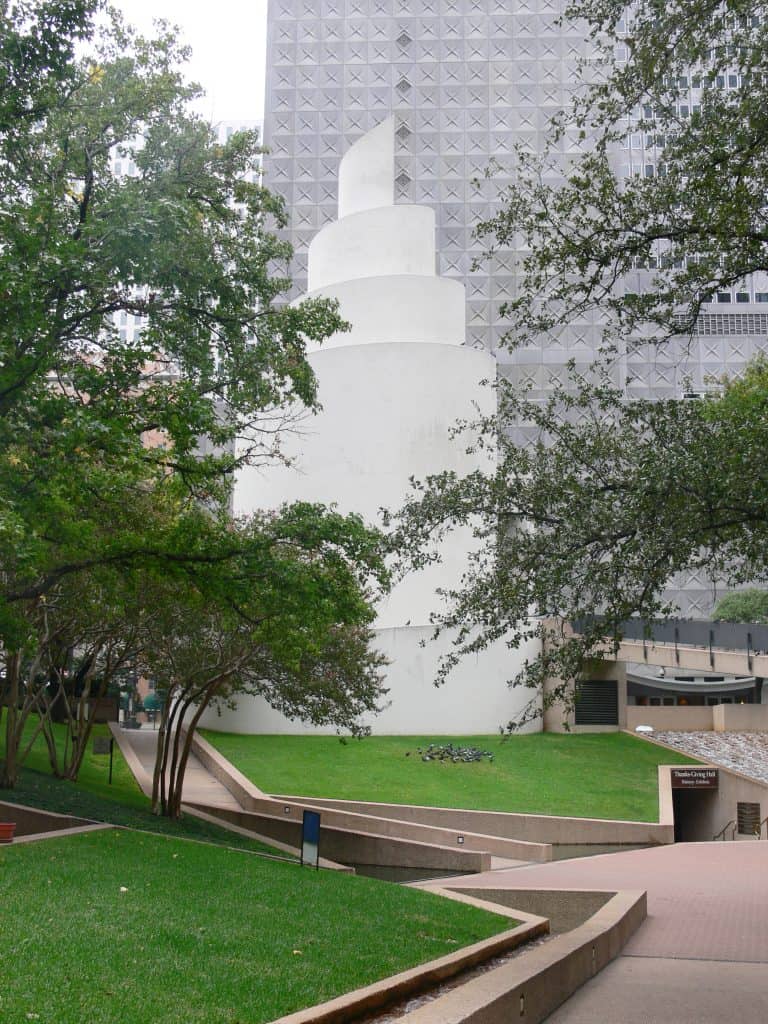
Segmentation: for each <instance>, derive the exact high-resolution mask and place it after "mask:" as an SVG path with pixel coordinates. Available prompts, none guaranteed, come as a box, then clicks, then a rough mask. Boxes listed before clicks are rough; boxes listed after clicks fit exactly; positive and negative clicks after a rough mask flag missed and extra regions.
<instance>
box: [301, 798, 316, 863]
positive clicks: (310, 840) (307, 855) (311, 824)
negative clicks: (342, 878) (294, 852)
mask: <svg viewBox="0 0 768 1024" xmlns="http://www.w3.org/2000/svg"><path fill="white" fill-rule="evenodd" d="M301 863H302V866H305V865H306V866H308V867H314V868H319V867H320V814H319V813H318V811H304V815H303V817H302V820H301Z"/></svg>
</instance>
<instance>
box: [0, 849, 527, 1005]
mask: <svg viewBox="0 0 768 1024" xmlns="http://www.w3.org/2000/svg"><path fill="white" fill-rule="evenodd" d="M121 887H125V888H126V889H127V891H126V892H122V891H121ZM0 906H2V922H3V924H2V931H3V942H2V951H1V952H0V964H2V975H3V985H2V986H0V1020H2V1021H3V1022H4V1024H27V1021H29V1020H39V1021H41V1022H51V1024H53V1022H55V1024H82V1022H85V1021H87V1022H88V1024H146V1022H148V1021H152V1022H154V1024H177V1022H178V1024H194V1022H198V1021H199V1022H204V1024H259V1022H264V1021H271V1020H274V1019H275V1018H276V1017H278V1016H281V1015H283V1014H286V1013H290V1012H292V1011H295V1010H298V1009H301V1008H302V1007H305V1006H309V1005H314V1004H315V1003H318V1002H321V1001H323V1000H326V999H329V998H332V997H333V996H335V995H339V994H341V993H343V992H346V991H349V990H351V989H354V988H357V987H359V986H361V985H365V984H368V983H370V982H372V981H375V980H377V979H379V978H383V977H386V976H387V975H390V974H393V973H395V972H397V971H400V970H403V969H406V968H408V967H412V966H415V965H416V964H418V963H423V962H425V961H427V960H431V959H434V958H435V957H438V956H443V955H445V954H446V953H449V952H453V951H454V950H456V949H457V948H460V947H462V946H465V945H468V944H470V943H473V942H477V941H479V940H481V939H483V938H486V937H488V936H490V935H493V934H496V933H498V932H500V931H503V930H504V929H506V928H508V927H511V923H510V921H509V919H508V918H503V917H501V916H497V915H495V914H489V913H486V912H485V911H481V910H478V909H476V908H474V907H468V906H464V905H463V904H459V903H455V902H453V901H450V900H446V899H443V898H441V897H438V896H435V895H433V894H430V893H426V892H422V891H419V890H415V889H408V888H405V887H402V886H394V885H391V884H388V883H385V882H377V881H375V880H374V879H369V878H360V877H353V876H348V875H342V874H340V873H336V872H330V871H321V872H316V871H312V870H309V869H302V868H299V867H298V866H296V865H291V864H286V863H282V862H276V861H269V860H264V859H262V858H258V857H250V856H247V855H246V854H243V853H241V852H238V851H232V850H226V849H221V848H218V847H212V846H208V845H204V844H197V843H185V842H180V841H178V840H175V839H170V838H165V837H161V836H151V835H147V834H141V833H132V832H125V831H119V830H114V831H112V830H110V831H108V832H97V833H90V834H86V835H79V836H72V837H69V838H65V839H52V840H45V841H43V842H38V843H30V844H28V845H17V846H9V847H3V848H0Z"/></svg>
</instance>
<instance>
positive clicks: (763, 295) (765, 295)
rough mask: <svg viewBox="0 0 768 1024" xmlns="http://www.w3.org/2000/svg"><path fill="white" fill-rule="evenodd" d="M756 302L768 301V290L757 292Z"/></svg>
mask: <svg viewBox="0 0 768 1024" xmlns="http://www.w3.org/2000/svg"><path fill="white" fill-rule="evenodd" d="M755 302H768V292H755Z"/></svg>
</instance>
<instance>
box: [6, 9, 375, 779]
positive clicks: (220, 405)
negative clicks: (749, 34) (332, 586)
mask: <svg viewBox="0 0 768 1024" xmlns="http://www.w3.org/2000/svg"><path fill="white" fill-rule="evenodd" d="M97 14H104V26H103V27H97V21H96V15H97ZM185 56H186V52H185V50H184V49H183V47H180V46H179V44H178V43H177V41H176V40H175V38H174V36H173V34H172V32H170V31H169V30H168V29H167V28H164V29H162V30H161V31H160V34H159V35H158V36H157V38H154V39H145V38H142V37H141V36H138V35H137V34H136V33H135V32H134V31H133V30H131V29H130V28H128V27H127V26H126V25H124V24H123V23H122V21H121V19H120V17H119V15H117V14H116V13H115V12H106V13H105V12H104V5H103V3H102V2H101V0H93V2H89V0H42V2H35V3H31V2H29V3H28V2H24V0H21V2H17V3H7V2H0V86H2V88H0V94H1V95H0V660H1V661H2V665H3V668H4V673H3V675H4V678H3V695H2V696H3V699H2V702H0V706H2V704H5V706H6V708H7V712H6V723H5V725H6V729H5V733H6V764H5V768H4V774H3V777H2V779H0V785H12V784H13V781H14V777H15V754H14V752H15V750H16V749H17V747H18V743H19V742H20V738H21V731H20V724H21V725H23V722H21V723H20V719H19V712H20V714H21V717H23V716H24V715H25V713H26V710H27V709H26V706H25V703H24V695H23V691H24V684H25V682H29V680H30V678H31V679H33V680H35V679H37V677H38V675H39V672H38V668H36V667H35V665H36V664H38V663H39V664H40V665H43V664H45V665H46V666H47V669H48V671H49V673H50V671H54V668H52V666H54V663H56V664H58V661H57V659H58V658H59V655H60V653H61V649H63V648H62V643H61V642H58V641H57V643H58V648H57V650H56V651H54V649H53V646H52V642H51V638H52V634H51V633H50V630H49V629H47V628H46V627H44V620H45V619H46V617H47V618H48V622H49V624H50V622H51V621H52V620H51V618H50V616H51V614H52V613H51V612H50V611H49V609H53V608H54V607H55V608H57V609H61V608H63V605H62V604H61V602H62V601H64V598H63V596H62V595H64V594H65V593H75V592H76V591H77V589H78V587H80V588H82V587H85V586H86V585H87V583H88V580H89V579H91V578H92V574H96V575H98V574H99V573H103V574H104V576H106V575H109V574H110V573H112V574H114V576H113V579H115V580H116V581H117V583H118V585H119V587H121V588H122V592H121V594H122V596H121V598H120V615H118V616H117V617H116V618H115V617H112V616H111V614H110V613H109V612H108V610H106V609H104V608H103V607H102V608H101V609H99V608H96V607H90V611H89V614H90V616H91V618H90V619H89V621H88V622H85V621H82V622H79V623H78V626H77V629H74V625H73V626H72V628H71V629H70V628H69V627H67V629H68V633H67V635H68V638H69V640H70V641H72V643H75V644H76V646H78V648H82V649H84V647H85V646H86V644H87V642H89V641H87V640H86V637H90V638H94V637H102V641H99V643H101V644H102V646H101V647H100V648H99V650H100V651H103V649H104V648H103V643H107V640H104V639H103V638H104V637H115V636H117V637H118V638H122V640H124V639H125V634H124V633H121V632H120V629H122V628H123V626H125V628H128V625H126V624H130V623H131V622H133V624H134V625H135V624H136V623H138V624H139V625H143V623H144V622H145V621H146V618H147V617H148V615H149V614H150V612H151V611H152V606H151V603H149V601H148V596H149V594H150V593H151V591H147V595H145V596H144V597H142V595H141V593H139V592H138V591H135V590H134V592H133V593H132V592H131V587H132V586H133V587H134V588H135V586H136V580H137V579H138V578H140V577H141V574H144V578H149V577H151V576H156V577H160V576H162V577H163V578H164V579H166V580H167V581H168V583H169V584H170V582H171V581H172V582H173V585H174V588H175V592H176V593H177V597H178V600H179V601H180V602H181V603H182V605H184V603H186V606H188V607H189V606H191V605H194V602H195V601H199V600H202V595H205V597H206V600H209V601H211V602H212V609H213V610H215V612H216V614H217V615H218V616H219V617H221V616H223V615H224V614H225V612H226V613H227V615H229V616H230V617H231V616H236V615H239V616H243V617H244V616H247V614H248V608H249V607H251V606H252V604H253V602H254V601H261V602H264V603H265V604H266V605H267V606H268V605H269V602H268V600H267V597H268V594H269V588H270V586H271V584H270V583H269V580H268V579H267V578H266V577H264V576H263V575H257V577H255V578H254V579H255V582H254V579H252V581H251V582H252V584H254V585H255V583H258V588H257V591H256V592H254V594H250V593H246V592H245V591H244V590H243V587H242V583H238V580H239V579H240V577H239V576H238V575H237V573H236V572H235V569H234V567H235V566H240V567H241V568H242V567H243V565H246V566H247V565H249V564H250V562H251V561H252V560H253V559H254V558H255V554H254V552H256V551H259V550H262V549H264V550H266V551H269V550H272V549H273V547H274V545H275V544H276V543H277V541H276V540H275V536H274V530H273V524H272V523H271V521H270V520H269V518H268V517H267V518H266V519H265V518H263V517H262V518H260V519H259V520H258V524H259V525H258V530H261V532H262V536H261V537H259V536H257V534H258V530H256V528H254V531H252V532H251V533H244V532H243V531H241V530H237V529H235V528H233V526H232V524H231V522H230V519H229V516H228V514H227V508H228V500H229V497H230V490H231V481H232V478H233V474H234V472H235V471H236V469H237V468H238V466H239V465H240V464H242V463H243V462H254V461H258V460H272V459H281V458H282V455H281V450H280V436H281V432H282V431H283V430H284V429H286V428H289V427H290V425H291V422H292V419H293V418H294V417H295V416H296V415H297V414H300V413H301V412H302V411H303V410H309V411H311V410H313V409H314V408H316V406H317V395H316V385H315V379H314V376H313V374H312V371H311V368H310V366H309V364H308V362H307V360H306V358H305V351H306V346H307V344H308V343H309V342H313V343H314V342H321V341H322V340H323V339H324V338H326V337H328V336H329V335H331V334H333V333H334V332H336V331H338V330H340V329H343V328H344V326H345V325H344V323H343V321H342V320H341V318H340V317H339V314H338V311H337V307H336V304H335V303H333V302H329V301H325V300H307V301H304V302H301V303H298V304H295V305H287V304H285V303H284V301H283V297H284V294H285V293H286V292H287V290H288V289H289V287H290V281H289V279H288V278H287V276H286V267H287V263H288V260H289V258H290V255H291V253H290V248H289V247H288V246H287V245H286V244H285V243H283V242H281V241H280V240H279V239H278V238H277V236H276V235H275V234H274V231H273V230H272V229H273V228H274V227H275V226H280V225H281V224H283V223H284V220H285V213H284V209H283V204H282V202H281V201H280V200H279V199H278V198H277V197H275V196H273V195H271V194H270V193H269V192H268V191H267V190H266V189H264V188H263V187H261V185H260V184H254V183H252V182H250V181H249V180H248V172H249V171H250V170H251V169H252V168H253V166H254V163H255V161H257V159H258V156H259V152H260V151H259V147H258V139H257V138H256V137H255V135H254V134H253V133H237V134H235V135H234V136H233V137H232V138H231V139H230V140H229V141H228V142H227V143H226V144H225V145H221V144H219V142H218V141H217V139H216V136H215V133H214V132H213V130H212V129H211V127H210V126H209V125H208V124H206V123H205V122H204V121H202V120H201V119H200V118H198V117H196V116H194V115H193V114H191V113H190V111H189V106H188V104H189V101H190V100H191V99H192V98H194V96H195V95H196V94H197V90H196V88H195V87H194V86H190V85H188V84H186V83H185V82H184V80H183V77H182V74H181V71H180V66H181V65H182V64H183V61H184V59H185ZM113 158H119V159H121V160H122V161H124V162H126V161H129V160H130V161H131V162H132V164H133V166H134V167H135V173H132V174H130V175H125V176H121V175H118V174H116V173H115V172H114V170H113ZM120 316H125V317H131V318H134V319H135V320H136V322H137V323H138V324H139V326H140V330H139V331H138V332H136V333H135V334H134V335H133V337H132V338H129V337H125V338H124V337H121V335H120V332H119V326H118V323H117V321H116V317H120ZM201 438H205V439H206V444H205V445H204V446H202V447H201V443H200V441H201ZM291 516H292V514H291V513H290V511H286V512H285V513H283V515H282V517H281V519H280V522H282V524H283V528H284V529H285V530H286V531H287V530H288V528H289V525H290V524H291V523H293V524H294V528H296V529H298V527H297V526H296V523H297V522H298V521H299V520H300V521H301V523H302V528H301V529H302V531H303V534H302V536H304V537H305V538H307V537H309V536H310V535H311V534H312V530H313V529H314V531H315V535H316V538H318V541H317V544H318V546H317V548H311V546H308V541H306V540H305V541H303V542H301V543H299V541H296V544H297V545H298V547H297V551H303V552H304V553H303V555H301V556H300V555H299V554H296V555H295V557H294V560H293V561H294V569H295V571H294V573H293V575H292V576H290V578H286V579H285V580H284V583H285V585H286V586H292V585H294V584H295V585H296V586H297V587H299V588H300V589H301V587H302V586H303V583H302V581H303V580H304V578H305V576H306V575H308V574H309V573H310V565H311V563H312V561H313V559H317V560H319V562H321V563H322V564H323V565H324V566H326V569H327V571H328V573H329V575H330V574H331V568H332V567H333V565H334V564H335V563H334V561H333V558H332V556H331V552H330V550H329V551H325V550H324V549H323V551H322V553H321V551H320V548H321V545H320V541H319V538H320V537H321V535H322V533H323V531H324V530H327V529H329V528H330V527H329V523H330V522H331V521H333V522H335V524H336V525H335V529H336V532H337V539H336V541H335V544H336V547H337V549H338V551H340V552H341V551H343V552H344V553H345V555H344V559H342V560H341V562H344V564H346V563H345V561H344V560H345V559H346V560H347V561H349V560H351V559H353V558H354V557H355V556H356V554H357V555H359V557H360V559H361V561H360V566H359V573H358V575H357V576H355V580H356V583H355V585H354V586H353V583H352V581H351V578H347V577H345V576H344V574H343V573H342V571H341V563H340V565H339V566H338V567H337V568H338V572H339V573H340V576H339V580H338V586H339V592H341V591H342V590H343V591H344V592H345V593H346V595H347V599H348V601H349V602H352V600H353V591H354V595H355V603H354V607H352V606H351V605H350V607H348V608H347V613H348V614H347V616H346V617H345V616H341V618H340V619H339V621H338V623H335V624H334V625H333V627H331V626H330V624H329V622H328V618H327V616H320V618H319V621H320V622H322V623H323V624H324V628H325V630H326V633H325V640H324V643H325V647H322V645H321V639H320V633H319V632H318V633H317V635H315V636H314V642H315V643H316V644H317V645H318V649H317V652H316V656H317V657H318V658H320V655H321V652H322V651H325V654H324V655H323V657H325V656H327V655H328V652H330V651H331V650H333V651H334V652H335V657H336V659H337V668H338V670H339V671H340V672H344V671H349V672H350V673H352V674H353V675H354V673H355V672H356V673H358V676H359V677H360V678H362V677H365V679H366V681H367V683H368V684H370V685H371V686H372V687H373V690H372V692H374V691H375V690H376V684H375V680H374V677H373V675H371V674H370V673H368V669H369V667H370V666H371V665H372V664H373V663H372V662H371V660H370V658H369V656H368V655H367V654H364V652H363V650H362V648H361V647H360V645H359V644H356V643H353V644H352V645H351V646H350V647H349V648H343V649H342V647H341V646H340V645H339V644H338V643H337V638H338V630H339V629H341V628H342V627H343V628H344V629H349V630H353V629H355V628H360V629H363V628H364V627H365V624H366V623H367V622H368V617H369V606H368V602H367V599H366V597H365V591H364V589H363V583H362V580H363V579H364V578H366V579H367V577H368V575H369V574H370V573H373V576H376V573H377V572H378V570H377V569H376V568H375V567H373V563H372V562H371V559H370V550H369V548H370V545H371V544H373V540H372V539H369V541H366V542H365V543H363V542H362V541H361V527H360V524H359V522H358V521H357V520H355V519H354V518H347V519H344V518H339V519H336V520H334V519H333V516H332V515H331V514H330V513H328V512H326V511H325V510H322V509H319V508H314V507H311V508H308V509H304V511H303V512H302V513H299V512H296V513H295V514H294V516H293V518H292V517H291ZM313 517H314V525H313ZM286 543H287V539H286V537H284V538H283V540H282V541H281V545H282V546H285V544H286ZM302 544H304V547H305V548H306V551H304V548H303V547H302ZM366 544H367V545H368V547H366ZM304 558H306V560H307V564H306V565H305V562H304ZM265 564H266V563H265ZM349 571H350V572H351V571H352V570H351V569H350V570H349ZM236 584H237V586H236ZM238 586H239V589H238ZM282 597H283V600H284V601H285V602H287V601H288V600H289V597H288V595H282ZM297 599H298V597H297ZM124 602H127V605H126V607H128V608H130V609H132V612H131V614H132V615H133V616H134V618H133V620H131V619H130V616H129V617H128V618H124V621H123V626H120V628H118V622H117V620H118V619H120V618H121V616H123V612H124V611H125V608H124V607H123V603H124ZM44 609H45V610H46V614H43V611H44ZM155 610H156V609H155ZM213 610H212V612H211V614H213ZM80 611H81V612H82V613H83V615H84V614H85V611H86V607H85V606H83V607H82V608H81V609H80ZM304 611H307V608H306V607H305V608H304ZM60 621H63V620H60ZM67 621H69V620H67ZM73 621H74V620H73ZM222 621H223V620H220V621H219V626H221V624H222ZM232 621H234V620H232ZM243 621H246V619H245V618H244V619H243ZM270 621H271V619H270ZM227 622H228V629H229V628H230V627H231V629H233V630H234V626H232V622H230V620H229V619H228V620H227ZM283 627H284V629H285V631H286V632H285V633H284V635H283V638H282V641H281V642H282V644H283V649H284V650H287V649H288V648H290V645H291V644H294V643H298V642H299V641H298V639H297V638H298V637H300V636H301V635H302V630H303V629H304V628H305V627H304V625H303V623H302V621H301V619H300V618H299V617H294V618H293V619H291V620H290V621H288V620H287V619H286V618H285V617H284V618H283ZM289 627H290V630H292V631H293V633H291V632H289ZM211 628H213V627H211ZM217 628H218V627H217ZM264 628H266V627H262V629H264ZM318 630H319V627H318ZM65 632H67V631H65ZM237 633H238V630H234V634H237ZM234 634H232V635H234ZM227 635H228V636H230V634H227ZM57 636H58V634H57ZM230 638H231V636H230ZM108 642H109V643H112V642H113V641H112V640H111V639H110V640H109V641H108ZM68 645H69V646H71V643H69V642H68ZM262 647H263V650H267V651H269V652H270V656H271V657H272V658H273V660H274V661H275V663H276V664H277V665H279V666H280V667H281V671H287V668H292V670H293V671H294V676H296V677H298V675H300V673H298V670H297V668H296V665H294V664H293V663H291V662H290V661H286V660H285V659H283V658H280V657H278V656H277V653H276V651H277V644H276V643H274V644H273V645H272V647H269V646H265V645H262ZM352 651H354V652H355V657H356V658H357V662H356V665H354V666H353V665H352V662H351V660H350V659H351V658H352V654H351V652H352ZM310 654H312V652H311V651H307V652H306V657H307V658H309V656H310ZM99 657H101V654H100V655H99ZM310 661H311V659H310ZM306 664H309V662H306ZM33 669H34V671H32V670H33ZM55 671H58V669H55ZM25 674H26V675H25ZM304 681H305V682H307V683H308V682H309V676H305V679H304ZM47 686H48V683H47V682H46V683H45V687H43V689H41V690H39V691H38V693H39V700H44V692H47V691H46V687H47ZM59 691H60V692H61V687H59ZM369 696H370V695H369ZM369 696H366V697H364V698H361V699H363V700H368V699H369ZM342 697H343V695H341V694H340V701H341V703H343V699H342ZM281 699H286V700H287V699H288V698H287V697H285V698H281ZM296 699H297V707H298V706H299V705H300V704H301V700H300V695H297V698H296ZM371 699H372V698H371ZM311 706H313V705H312V698H311V697H310V696H307V697H306V707H311ZM35 707H36V709H37V710H36V712H35V713H41V714H42V719H43V727H44V720H45V716H46V714H47V712H46V711H45V709H44V708H43V706H42V705H40V704H39V701H38V703H36V704H35ZM340 707H341V704H340ZM41 709H42V711H41ZM71 710H72V709H71V707H70V711H71ZM334 713H335V712H332V713H329V714H330V717H331V718H332V717H333V714H334ZM338 714H339V716H340V719H341V718H342V717H343V712H342V711H341V710H339V712H338ZM74 767H75V769H76V766H74Z"/></svg>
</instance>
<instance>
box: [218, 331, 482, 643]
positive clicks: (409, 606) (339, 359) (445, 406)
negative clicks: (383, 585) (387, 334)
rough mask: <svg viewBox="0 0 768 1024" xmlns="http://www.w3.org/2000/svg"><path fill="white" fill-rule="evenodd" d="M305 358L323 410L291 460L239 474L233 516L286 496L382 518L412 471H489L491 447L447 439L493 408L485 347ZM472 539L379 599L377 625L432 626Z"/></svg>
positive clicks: (376, 348) (462, 535)
mask: <svg viewBox="0 0 768 1024" xmlns="http://www.w3.org/2000/svg"><path fill="white" fill-rule="evenodd" d="M309 361H310V364H311V366H312V369H313V370H314V371H315V374H316V375H317V379H318V387H319V396H320V401H321V402H322V404H323V411H322V412H321V413H320V414H319V415H318V416H314V417H307V418H306V419H305V420H304V421H303V423H302V425H301V430H302V435H301V436H300V437H295V438H293V439H292V440H291V442H290V445H289V446H287V451H288V453H289V454H291V455H292V456H293V457H294V458H295V464H294V465H293V466H291V467H289V468H284V467H274V468H270V469H269V470H264V469H258V468H254V467H250V468H248V469H245V470H243V472H242V475H241V477H240V478H239V482H238V487H237V490H236V494H235V512H236V513H237V514H247V512H248V511H249V510H251V509H253V508H270V507H273V506H276V505H279V504H280V503H281V502H283V501H321V502H324V503H326V504H332V503H333V504H336V505H337V506H338V507H339V509H340V511H342V512H358V513H360V514H361V515H362V516H363V518H364V519H366V520H367V521H368V522H371V523H376V522H378V520H379V512H380V509H381V508H382V507H386V508H391V509H397V508H399V507H400V506H401V505H402V503H403V501H404V499H405V497H406V494H407V493H408V491H409V490H410V485H409V478H410V477H411V476H415V477H417V478H423V477H425V476H427V475H428V474H430V473H433V472H435V471H436V470H440V469H446V470H453V471H455V472H456V473H458V474H462V475H463V474H465V473H469V472H472V470H474V469H476V468H479V467H480V466H483V465H484V466H485V468H488V460H489V458H490V456H489V455H488V454H487V453H486V455H485V459H484V461H481V457H480V456H479V455H471V456H470V455H467V454H466V452H465V448H466V443H462V442H461V441H459V440H454V439H452V438H451V437H450V431H451V429H452V428H453V426H454V425H455V423H456V420H458V419H461V418H466V417H472V416H474V415H475V414H476V412H477V410H476V408H474V405H473V403H477V404H478V405H479V407H480V411H482V412H483V413H485V414H490V413H491V412H492V411H493V408H494V403H495V393H494V391H493V390H492V389H491V388H489V387H487V388H482V387H479V386H478V385H479V382H480V381H481V380H484V379H485V380H488V379H493V378H494V376H495V373H496V364H495V360H494V359H493V357H492V356H490V355H489V354H488V353H487V352H478V351H476V350H475V349H471V348H466V347H463V346H459V345H456V346H448V345H446V346H441V347H440V349H439V358H435V346H434V345H430V344H425V343H421V344H419V343H413V344H410V345H400V344H381V345H346V346H344V347H339V348H333V349H328V350H327V351H322V350H321V351H319V352H315V353H312V354H311V355H310V357H309ZM468 441H469V438H467V443H468ZM471 545H472V540H471V536H470V532H469V531H468V530H467V531H463V532H457V533H455V534H453V535H452V537H451V540H450V542H449V544H446V545H445V548H444V551H443V562H442V564H440V565H436V566H432V567H430V568H429V569H427V570H425V571H424V572H419V573H413V574H412V575H410V576H408V577H407V578H406V579H405V580H404V581H403V582H402V583H401V584H399V585H398V586H397V587H396V588H395V589H394V591H393V592H392V594H391V595H390V596H389V598H388V599H387V600H386V601H385V602H383V603H382V605H381V607H380V612H379V619H378V621H377V625H379V626H401V625H404V624H405V623H406V622H408V621H409V620H410V622H411V623H412V624H413V625H417V624H419V625H421V624H424V623H427V622H428V621H429V615H430V612H432V611H433V610H434V609H435V607H436V605H437V603H438V598H436V596H435V589H436V588H437V587H452V586H455V585H457V584H458V582H459V578H460V576H461V573H462V572H463V571H464V569H465V566H466V560H467V559H466V556H467V551H468V549H469V548H470V547H471Z"/></svg>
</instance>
